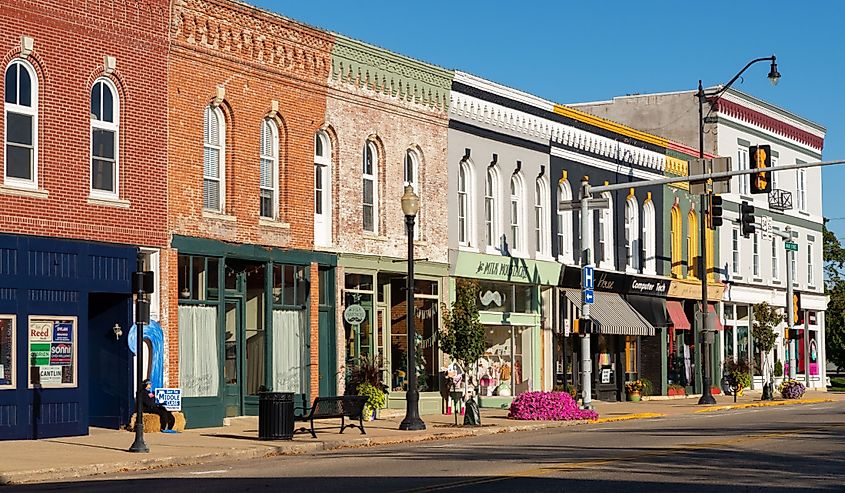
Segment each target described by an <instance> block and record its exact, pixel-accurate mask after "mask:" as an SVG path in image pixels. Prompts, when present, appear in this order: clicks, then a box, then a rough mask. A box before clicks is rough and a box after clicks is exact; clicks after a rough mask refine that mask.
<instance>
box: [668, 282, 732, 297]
mask: <svg viewBox="0 0 845 493" xmlns="http://www.w3.org/2000/svg"><path fill="white" fill-rule="evenodd" d="M724 294H725V285H724V284H718V285H716V284H708V285H707V299H708V300H709V301H721V300H722V295H724ZM669 297H670V298H683V299H687V300H700V299H701V281H687V280H681V279H672V282H671V284H670V285H669Z"/></svg>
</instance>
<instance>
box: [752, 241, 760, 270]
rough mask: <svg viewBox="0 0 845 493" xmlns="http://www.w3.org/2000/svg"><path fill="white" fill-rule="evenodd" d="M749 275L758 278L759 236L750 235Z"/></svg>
mask: <svg viewBox="0 0 845 493" xmlns="http://www.w3.org/2000/svg"><path fill="white" fill-rule="evenodd" d="M751 275H752V276H753V277H755V278H760V235H759V234H757V232H756V231H755V232H754V234H753V235H751Z"/></svg>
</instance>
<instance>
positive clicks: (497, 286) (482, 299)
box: [478, 281, 536, 313]
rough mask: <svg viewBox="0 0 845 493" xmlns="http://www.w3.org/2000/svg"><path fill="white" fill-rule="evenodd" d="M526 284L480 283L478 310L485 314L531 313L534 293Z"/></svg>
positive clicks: (532, 287) (531, 287)
mask: <svg viewBox="0 0 845 493" xmlns="http://www.w3.org/2000/svg"><path fill="white" fill-rule="evenodd" d="M535 290H536V288H535V287H534V286H532V285H527V284H512V283H504V282H489V281H481V282H480V283H479V300H478V309H479V310H483V311H486V312H503V313H531V312H532V311H533V301H534V291H535Z"/></svg>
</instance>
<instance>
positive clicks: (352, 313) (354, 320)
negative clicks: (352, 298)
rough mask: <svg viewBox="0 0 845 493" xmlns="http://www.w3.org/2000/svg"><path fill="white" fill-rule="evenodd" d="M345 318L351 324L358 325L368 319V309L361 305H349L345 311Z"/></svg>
mask: <svg viewBox="0 0 845 493" xmlns="http://www.w3.org/2000/svg"><path fill="white" fill-rule="evenodd" d="M343 319H344V320H346V323H348V324H350V325H358V324H360V323H361V322H363V321H364V320H366V319H367V310H364V307H363V306H361V305H349V306H347V307H346V310H344V311H343Z"/></svg>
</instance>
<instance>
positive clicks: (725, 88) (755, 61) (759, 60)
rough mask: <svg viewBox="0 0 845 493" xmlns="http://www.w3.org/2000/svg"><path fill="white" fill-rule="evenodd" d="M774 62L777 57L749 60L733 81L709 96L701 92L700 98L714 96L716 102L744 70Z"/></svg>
mask: <svg viewBox="0 0 845 493" xmlns="http://www.w3.org/2000/svg"><path fill="white" fill-rule="evenodd" d="M775 61H777V57H775V56H774V55H772V56H767V57H761V58H755V59H754V60H751V61H750V62H748V63H747V64H746V65H745V67H743V68H742V70H740V71H739V72H738V73H737V74H736V75H734V77H733V79H731V80H730V81H728V83H727V84H725V85H724V86H722V88H721V89H719V90H718V91H716V92H714V93H711V94H706V93H704V92H703V91H702V96H703V97H711V96H715V99H716V100H718V99H719V98H721V97H722V94H724V93H725V91H727V90H728V89H730V87H731V86H732V85H733V83H734V82H736V80H737V79H739V78H740V77H741V76H742V74H744V73H745V71H746V70H748V68H749V67H750V66H752V65H754V64H755V63H758V62H775Z"/></svg>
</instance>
